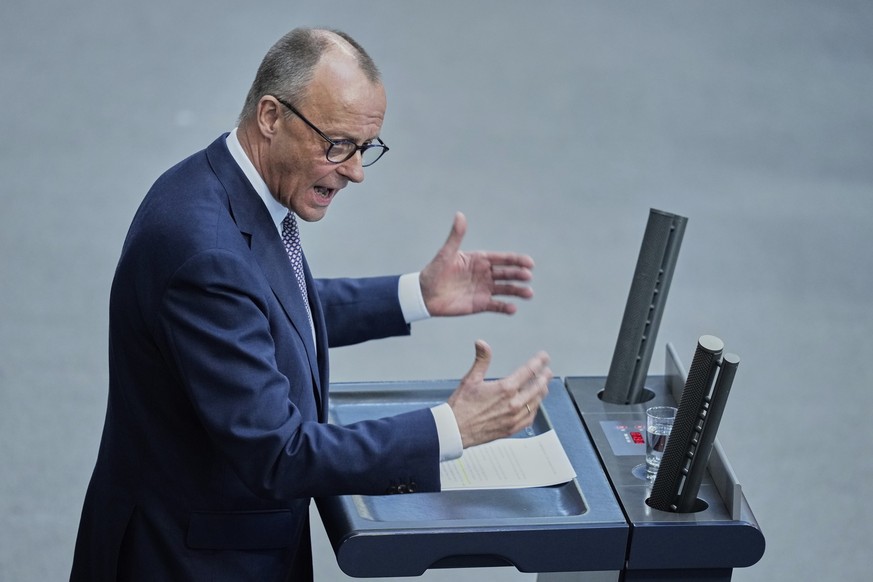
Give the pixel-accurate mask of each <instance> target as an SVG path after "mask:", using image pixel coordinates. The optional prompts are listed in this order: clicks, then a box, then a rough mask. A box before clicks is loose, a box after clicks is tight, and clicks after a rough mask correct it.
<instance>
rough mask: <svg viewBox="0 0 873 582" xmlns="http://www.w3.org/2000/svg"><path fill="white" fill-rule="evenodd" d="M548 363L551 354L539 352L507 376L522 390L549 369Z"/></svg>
mask: <svg viewBox="0 0 873 582" xmlns="http://www.w3.org/2000/svg"><path fill="white" fill-rule="evenodd" d="M548 365H549V355H548V354H547V353H546V352H539V353H538V354H536V355H534V356H533V357H532V358H530V359H529V360H528V361H527V362H525V364H524V365H523V366H521V367H519V368H517V369H516V370H515V371H514V372H512V374H510V375H509V376H507V379H508V380H509V381H510V382H511V383H512V384H513V385H514V386H516V387H517V388H518V390H519V391H521V390H522V389H523V388H524V387H525V386H526V385H527V384H529V383H531V382H532V381H535V380H536V378H537V377H539V376H541V375H542V374H543V372H545V371H549V370H548ZM549 372H550V371H549Z"/></svg>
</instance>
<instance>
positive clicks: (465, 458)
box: [440, 430, 576, 491]
mask: <svg viewBox="0 0 873 582" xmlns="http://www.w3.org/2000/svg"><path fill="white" fill-rule="evenodd" d="M575 476H576V472H575V471H574V470H573V466H572V465H570V460H569V459H568V458H567V453H566V452H565V451H564V447H562V446H561V441H560V440H558V435H557V434H555V431H554V430H550V431H548V432H544V433H542V434H540V435H536V436H532V437H527V438H508V439H499V440H496V441H492V442H490V443H485V444H484V445H478V446H475V447H470V448H468V449H465V450H464V454H463V455H462V456H461V457H460V458H457V459H454V460H451V461H444V462H442V463H440V479H441V480H442V490H443V491H449V490H452V489H516V488H522V487H545V486H548V485H557V484H559V483H566V482H567V481H569V480H571V479H573V478H574V477H575Z"/></svg>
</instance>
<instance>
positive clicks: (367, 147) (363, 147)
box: [272, 95, 389, 168]
mask: <svg viewBox="0 0 873 582" xmlns="http://www.w3.org/2000/svg"><path fill="white" fill-rule="evenodd" d="M272 97H273V98H274V99H275V100H276V101H278V102H279V103H281V104H282V105H284V106H285V107H287V108H288V110H289V111H291V113H293V114H294V115H296V116H297V117H299V118H300V120H301V121H303V123H305V124H306V125H308V126H309V127H310V128H312V130H313V131H314V132H315V133H317V134H318V135H320V136H321V139H323V140H324V141H326V142H327V143H329V144H330V146H329V147H328V148H327V151H326V152H324V157H325V158H326V159H327V161H328V162H330V163H331V164H342V163H343V162H346V161H348V160H350V159H352V157H354V155H355V154H356V153H358V152H361V167H363V168H368V167H370V166H372V165H373V164H375V163H376V162H378V161H379V160H380V159H381V158H382V156H384V155H385V152H387V151H388V149H389V148H388V146H387V145H385V142H383V141H382V139H381V138H378V137H377V138H376V141H378V142H379V143H365V144H363V145H358V144H356V143H355V142H353V141H352V140H349V139H341V140H333V139H331V138H329V137H327V134H325V133H324V132H323V131H321V130H320V129H318V128H317V127H315V124H314V123H312V122H311V121H309V120H308V119H306V117H305V116H304V115H303V114H302V113H300V111H298V110H297V108H296V107H294V106H293V105H291V104H290V103H288V102H287V101H285V100H284V99H282V98H281V97H278V96H276V95H272ZM343 144H351V145H352V146H354V149H353V150H351V151H350V152H349V154H348V155H347V156H346V157H344V158H343V159H341V160H332V159H330V150H332V149H333V148H334V147H340V146H342V145H343ZM375 148H378V149H379V150H381V151H380V152H379V155H378V156H376V159H375V160H373V161H372V162H368V163H366V164H365V163H364V152H365V151H367V150H371V149H375Z"/></svg>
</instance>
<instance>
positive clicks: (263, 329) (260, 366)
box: [158, 250, 439, 499]
mask: <svg viewBox="0 0 873 582" xmlns="http://www.w3.org/2000/svg"><path fill="white" fill-rule="evenodd" d="M259 281H260V282H259ZM388 286H390V283H389V282H388V281H384V280H383V281H379V282H376V281H371V282H369V283H367V284H362V283H360V282H357V283H355V282H352V281H349V282H334V283H332V284H330V285H328V286H327V287H325V289H326V293H325V295H326V297H327V299H328V307H327V311H328V312H329V313H331V316H330V317H331V319H337V318H339V321H340V322H345V323H346V325H345V327H344V329H343V330H342V333H340V334H339V336H341V337H340V338H339V339H340V340H341V341H346V343H348V342H349V341H354V340H357V339H370V338H371V337H378V334H379V333H380V332H379V330H381V333H389V334H390V333H396V332H397V331H399V330H400V328H401V327H405V323H403V324H402V326H400V325H398V324H397V323H396V322H388V324H386V323H385V322H382V323H381V324H377V323H375V320H373V321H369V322H365V323H364V324H353V323H352V319H351V316H352V314H353V313H354V312H355V311H356V309H353V308H352V307H353V306H354V305H355V304H356V301H367V302H370V304H371V307H372V305H373V304H375V305H377V306H378V305H388V304H390V301H388V300H387V299H386V298H385V293H386V289H387V287H388ZM271 293H272V292H271V291H270V290H269V287H268V286H266V285H264V284H263V281H262V276H261V275H260V273H258V271H257V269H256V268H254V267H253V266H252V265H251V264H250V263H248V262H246V261H245V260H243V259H241V258H240V257H239V256H237V255H236V254H235V253H233V252H229V251H221V250H211V251H208V252H203V253H200V254H198V255H195V256H194V257H192V258H191V259H189V260H188V261H186V262H185V263H184V264H183V265H182V266H181V267H180V268H179V269H178V270H177V271H176V273H175V274H174V276H173V277H172V278H171V279H170V282H169V285H168V288H167V289H166V292H165V294H164V299H163V301H162V306H161V310H160V315H159V319H160V321H159V323H158V327H159V329H160V330H161V333H162V334H163V336H164V337H165V339H166V346H167V347H166V352H167V357H168V358H169V359H170V360H171V365H172V366H173V367H174V369H175V370H177V372H178V375H179V382H180V385H181V386H182V387H183V389H184V390H185V391H186V393H187V397H188V398H189V399H190V402H191V404H192V406H193V407H194V409H195V412H196V415H197V417H198V418H199V420H200V422H201V423H202V425H203V427H204V428H205V430H206V431H207V433H208V434H209V436H210V438H211V439H212V441H213V442H214V445H215V447H216V448H217V449H218V450H220V451H221V453H222V454H223V455H225V457H226V459H227V460H228V461H229V462H230V463H231V465H232V466H233V468H234V471H235V472H236V473H237V474H238V476H239V477H240V479H241V480H242V481H243V482H244V483H246V485H247V486H248V487H249V488H250V489H251V490H252V491H253V492H254V493H255V494H257V495H259V496H262V497H265V498H276V499H291V498H297V497H304V496H322V495H337V494H351V493H358V494H382V493H386V492H390V491H391V489H392V487H396V485H397V483H414V484H415V485H414V488H415V489H417V490H420V491H434V490H439V465H438V455H439V451H438V445H437V434H436V428H435V423H434V421H433V416H432V414H431V413H430V411H429V410H426V409H425V410H420V411H415V412H411V413H408V414H403V415H398V416H395V417H390V418H386V419H382V420H374V421H364V422H360V423H356V424H353V425H348V426H335V425H328V424H320V423H317V422H315V421H309V420H306V419H307V418H314V416H313V414H312V411H311V410H306V409H305V408H306V407H307V406H310V407H311V406H312V404H311V402H310V400H311V390H312V377H311V374H312V372H311V369H310V367H309V365H308V364H307V363H306V356H305V353H304V347H303V344H302V342H299V339H298V341H297V344H295V342H294V341H292V340H293V338H296V337H297V336H291V335H282V334H283V333H286V334H287V332H285V331H283V330H284V329H285V327H287V328H288V329H291V326H290V322H289V321H287V320H283V317H284V314H277V313H276V311H277V310H278V309H280V307H279V305H278V303H277V302H276V301H275V300H274V298H272V297H271V295H270V294H271ZM395 296H396V290H395ZM356 297H357V298H358V299H357V300H356V299H355V298H356ZM395 301H396V297H395ZM358 307H359V309H357V311H359V310H360V305H358ZM392 310H393V309H391V308H384V309H383V308H379V307H377V308H368V309H364V311H365V312H367V313H369V314H370V317H371V319H372V318H373V317H376V316H377V315H378V314H379V313H380V312H381V313H387V312H388V311H392ZM280 315H281V316H280ZM401 320H402V317H401ZM283 325H284V327H282V326H283ZM331 325H335V323H334V322H333V321H331ZM366 336H369V337H366ZM277 338H279V339H277ZM278 342H281V345H277V344H278ZM298 344H299V345H298ZM307 391H308V392H307Z"/></svg>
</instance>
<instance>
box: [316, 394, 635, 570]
mask: <svg viewBox="0 0 873 582" xmlns="http://www.w3.org/2000/svg"><path fill="white" fill-rule="evenodd" d="M457 384H458V382H457V381H435V382H421V381H419V382H391V383H353V384H334V385H332V386H331V403H330V408H329V415H330V422H333V423H337V424H350V423H353V422H356V421H359V420H364V419H372V418H381V417H384V416H389V415H393V414H399V413H401V412H406V411H408V410H412V409H416V408H422V407H430V406H433V405H435V404H438V403H440V402H445V400H446V399H447V398H448V396H449V395H450V394H451V392H452V390H454V388H455V387H456V386H457ZM532 428H533V430H534V432H535V433H536V434H540V433H543V432H546V431H548V430H550V429H554V430H555V432H556V433H557V435H558V438H559V439H560V440H561V443H562V444H563V446H564V449H565V450H566V452H567V456H568V457H569V459H570V462H571V463H572V465H573V468H574V469H575V471H576V474H577V477H576V478H575V479H573V480H572V481H570V482H569V483H565V484H563V485H558V486H553V487H534V488H527V489H506V490H488V491H446V492H441V493H416V494H412V495H388V496H363V495H351V496H342V497H334V498H327V499H321V500H319V502H318V507H319V511H320V512H321V515H322V519H323V521H324V524H325V528H326V530H327V533H328V536H329V537H330V539H331V543H332V544H333V547H334V551H335V553H336V557H337V563H338V564H339V566H340V568H341V569H342V570H343V571H344V572H345V573H346V574H348V575H350V576H358V577H377V576H418V575H421V574H422V573H423V572H424V571H425V570H427V569H429V568H441V567H453V568H459V567H474V566H506V565H512V566H515V567H516V568H518V569H519V570H521V571H523V572H561V571H582V570H619V569H621V568H622V566H623V564H624V561H625V552H626V548H627V538H628V531H629V526H628V524H627V522H626V520H625V518H624V515H623V513H622V510H621V507H620V505H619V503H618V501H617V500H616V498H615V495H614V494H613V492H612V489H611V488H610V485H609V482H608V480H607V479H606V476H605V474H604V472H603V469H602V467H601V466H600V462H599V460H598V457H597V453H596V452H595V451H594V447H593V446H592V444H591V440H590V438H589V436H588V434H587V433H586V432H585V429H584V428H583V426H582V422H581V420H580V419H579V416H578V414H577V412H576V410H575V407H574V405H573V403H572V401H571V400H570V398H569V396H568V394H567V391H566V390H565V389H564V382H563V380H562V379H560V378H556V379H554V380H553V381H552V383H551V384H550V386H549V395H548V396H547V398H546V399H545V400H544V401H543V403H542V406H541V407H540V411H539V413H538V415H537V417H536V419H535V420H534V423H533V425H532ZM521 436H524V435H523V434H520V435H516V437H521Z"/></svg>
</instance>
